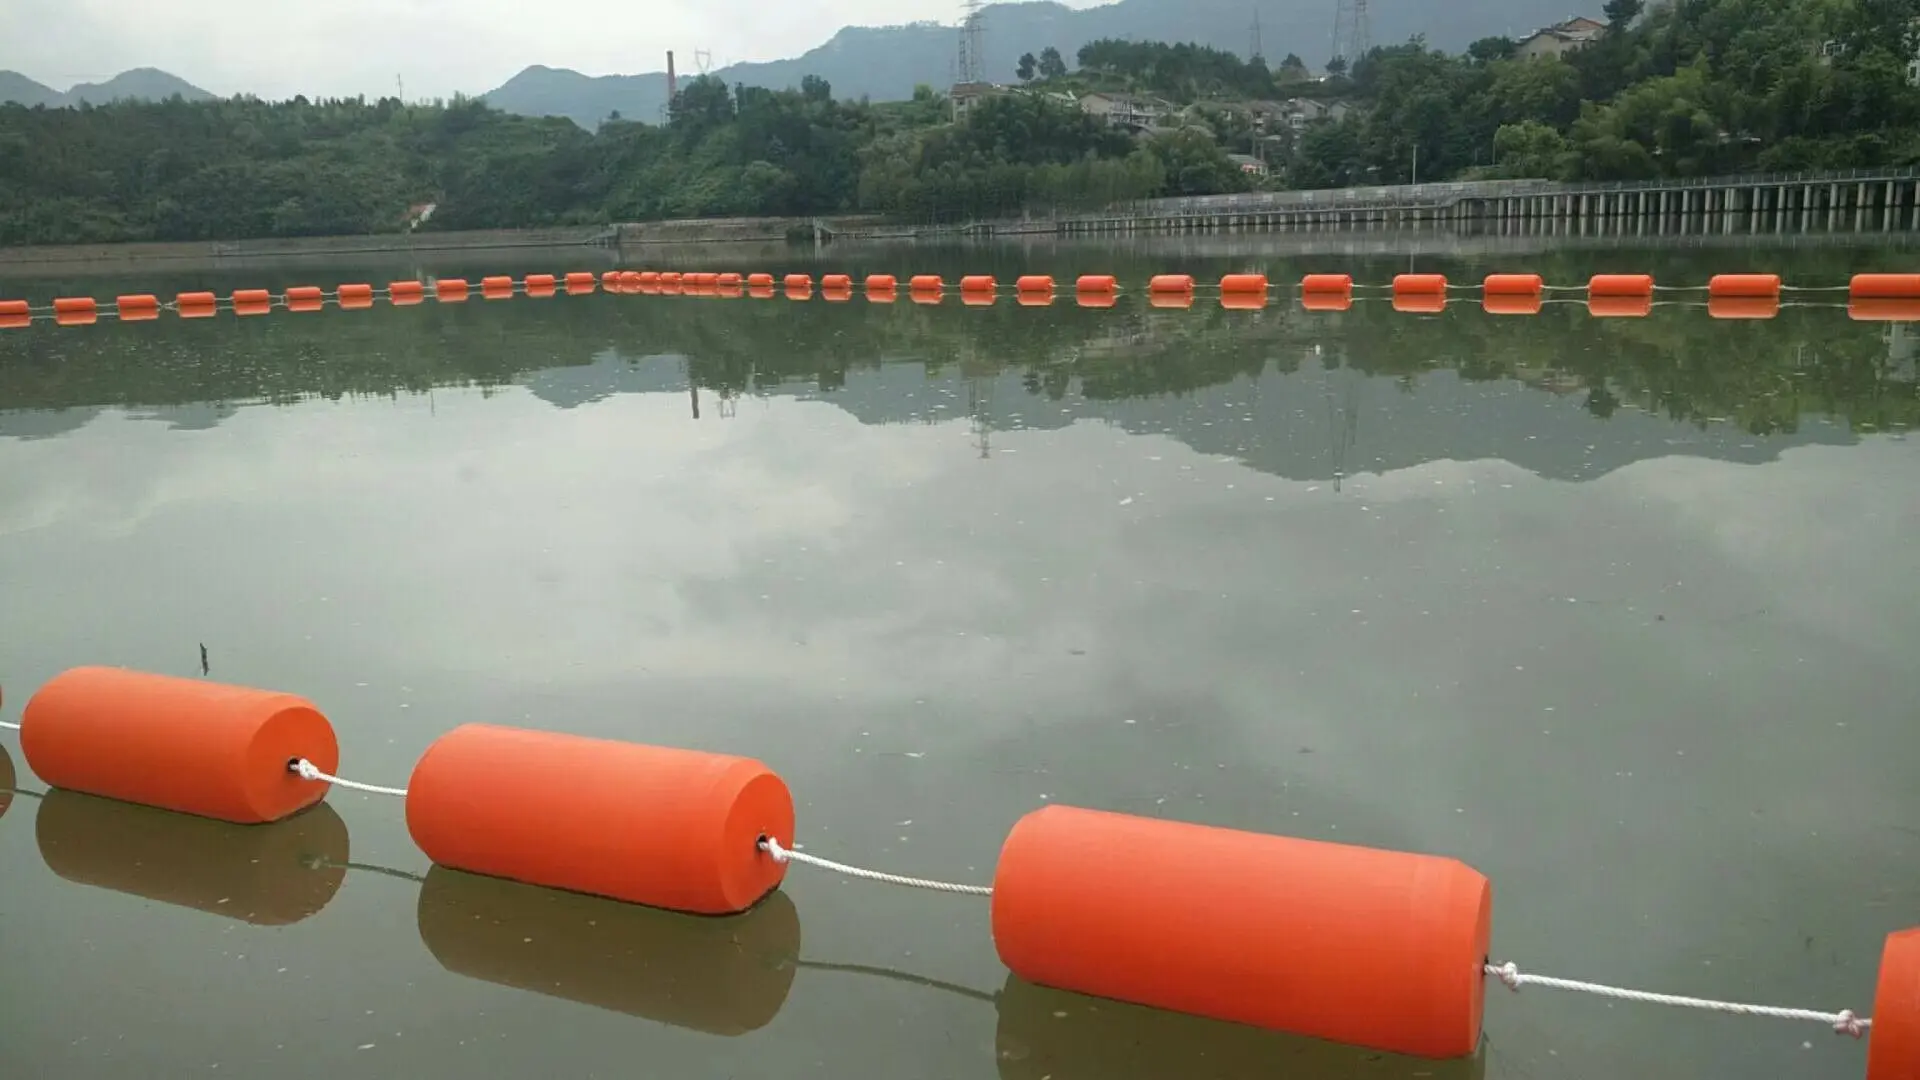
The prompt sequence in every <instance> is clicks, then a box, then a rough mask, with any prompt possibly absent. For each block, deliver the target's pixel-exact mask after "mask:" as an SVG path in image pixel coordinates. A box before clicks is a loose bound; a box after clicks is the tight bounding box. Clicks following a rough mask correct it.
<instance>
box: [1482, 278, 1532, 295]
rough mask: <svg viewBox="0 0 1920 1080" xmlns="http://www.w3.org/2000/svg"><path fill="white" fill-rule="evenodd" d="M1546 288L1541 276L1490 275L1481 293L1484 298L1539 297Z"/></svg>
mask: <svg viewBox="0 0 1920 1080" xmlns="http://www.w3.org/2000/svg"><path fill="white" fill-rule="evenodd" d="M1546 287H1547V283H1546V282H1545V281H1542V280H1541V278H1540V275H1539V274H1488V275H1487V277H1486V280H1485V281H1483V282H1481V283H1480V292H1481V295H1483V296H1539V295H1540V294H1541V293H1542V292H1544V291H1546Z"/></svg>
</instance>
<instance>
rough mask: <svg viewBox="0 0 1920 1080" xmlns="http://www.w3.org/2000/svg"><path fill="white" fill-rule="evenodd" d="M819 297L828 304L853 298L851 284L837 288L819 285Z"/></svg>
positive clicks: (839, 302) (841, 302) (844, 301)
mask: <svg viewBox="0 0 1920 1080" xmlns="http://www.w3.org/2000/svg"><path fill="white" fill-rule="evenodd" d="M820 298H821V299H822V300H825V301H827V302H828V303H830V304H844V303H846V302H847V301H849V300H851V299H853V286H851V285H843V286H840V287H838V288H831V289H830V288H828V287H827V286H825V285H822V286H820Z"/></svg>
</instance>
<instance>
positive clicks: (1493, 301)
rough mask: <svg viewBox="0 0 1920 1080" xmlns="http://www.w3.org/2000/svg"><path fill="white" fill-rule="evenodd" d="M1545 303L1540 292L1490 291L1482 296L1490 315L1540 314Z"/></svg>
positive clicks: (1484, 307)
mask: <svg viewBox="0 0 1920 1080" xmlns="http://www.w3.org/2000/svg"><path fill="white" fill-rule="evenodd" d="M1544 304H1545V301H1544V300H1542V299H1541V296H1540V294H1539V293H1518V292H1490V293H1483V294H1481V297H1480V306H1481V307H1482V308H1483V309H1485V310H1486V312H1487V314H1489V315H1538V314H1540V309H1541V307H1542V306H1544Z"/></svg>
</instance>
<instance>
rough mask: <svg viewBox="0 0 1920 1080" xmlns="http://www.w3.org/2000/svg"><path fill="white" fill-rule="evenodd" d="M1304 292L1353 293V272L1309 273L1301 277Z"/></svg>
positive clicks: (1301, 287) (1301, 288)
mask: <svg viewBox="0 0 1920 1080" xmlns="http://www.w3.org/2000/svg"><path fill="white" fill-rule="evenodd" d="M1300 291H1301V292H1302V293H1352V292H1353V275H1352V274H1308V275H1306V276H1305V277H1303V278H1301V279H1300Z"/></svg>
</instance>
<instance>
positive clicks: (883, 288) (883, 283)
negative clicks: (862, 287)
mask: <svg viewBox="0 0 1920 1080" xmlns="http://www.w3.org/2000/svg"><path fill="white" fill-rule="evenodd" d="M899 288H900V279H898V278H896V277H894V276H893V275H892V274H868V275H867V291H868V292H870V293H886V294H887V295H888V296H892V295H893V293H894V292H896V291H898V290H899Z"/></svg>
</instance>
